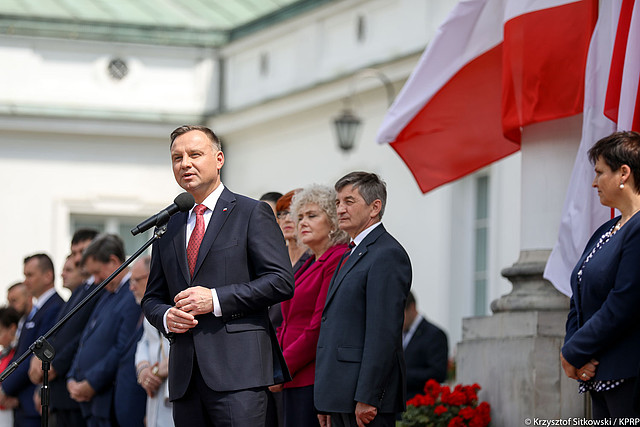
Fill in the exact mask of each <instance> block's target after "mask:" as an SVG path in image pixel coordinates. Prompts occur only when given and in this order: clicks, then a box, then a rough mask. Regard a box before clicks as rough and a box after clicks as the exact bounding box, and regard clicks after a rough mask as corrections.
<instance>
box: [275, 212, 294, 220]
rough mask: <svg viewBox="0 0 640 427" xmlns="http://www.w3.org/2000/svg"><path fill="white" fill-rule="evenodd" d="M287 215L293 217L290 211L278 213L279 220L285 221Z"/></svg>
mask: <svg viewBox="0 0 640 427" xmlns="http://www.w3.org/2000/svg"><path fill="white" fill-rule="evenodd" d="M287 215H291V212H289V211H280V212H278V213H277V216H278V219H284V218H285V217H286V216H287Z"/></svg>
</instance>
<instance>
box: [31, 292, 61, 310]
mask: <svg viewBox="0 0 640 427" xmlns="http://www.w3.org/2000/svg"><path fill="white" fill-rule="evenodd" d="M55 293H56V288H51V289H48V290H46V291H44V293H43V294H42V295H40V298H36V300H35V302H34V303H33V306H34V307H35V308H36V309H37V310H40V308H41V307H42V306H43V305H44V303H45V302H47V301H48V300H49V298H51V296H52V295H53V294H55Z"/></svg>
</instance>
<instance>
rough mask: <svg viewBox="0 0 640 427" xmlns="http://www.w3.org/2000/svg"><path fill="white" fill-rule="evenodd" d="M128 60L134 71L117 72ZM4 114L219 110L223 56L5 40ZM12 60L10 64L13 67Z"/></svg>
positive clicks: (0, 80)
mask: <svg viewBox="0 0 640 427" xmlns="http://www.w3.org/2000/svg"><path fill="white" fill-rule="evenodd" d="M114 58H120V59H123V60H124V61H125V62H126V63H127V65H128V70H129V72H128V74H127V76H126V77H125V78H123V79H122V80H115V79H113V78H111V77H110V75H109V72H108V70H107V65H108V64H109V62H110V61H111V60H112V59H114ZM0 63H2V64H5V66H3V67H1V68H0V111H3V110H5V111H11V108H16V107H19V108H27V107H39V108H48V109H51V108H55V109H58V110H59V109H65V108H67V109H82V110H87V109H88V110H106V111H125V112H126V111H130V112H134V113H137V114H147V115H148V114H152V113H156V114H202V112H204V111H212V110H214V108H216V107H217V100H218V84H217V74H218V71H217V67H218V61H217V58H216V55H215V52H214V51H213V50H211V49H196V48H172V47H164V46H142V45H131V44H128V45H126V44H116V43H103V42H88V41H76V40H51V39H40V38H29V37H7V36H2V37H0ZM8 64H10V66H7V65H8Z"/></svg>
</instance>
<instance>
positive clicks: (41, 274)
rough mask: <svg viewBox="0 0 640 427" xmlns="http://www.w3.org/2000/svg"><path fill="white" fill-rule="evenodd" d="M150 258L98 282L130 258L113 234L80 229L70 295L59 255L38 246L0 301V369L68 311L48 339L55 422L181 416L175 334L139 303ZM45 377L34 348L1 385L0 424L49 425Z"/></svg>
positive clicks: (152, 420)
mask: <svg viewBox="0 0 640 427" xmlns="http://www.w3.org/2000/svg"><path fill="white" fill-rule="evenodd" d="M150 259H151V258H150V256H144V257H142V258H139V259H138V260H137V261H135V263H134V264H133V267H132V268H130V269H123V270H122V271H121V272H120V273H119V274H118V275H116V276H115V277H114V278H113V279H112V280H111V281H110V282H109V283H108V284H107V285H106V286H105V287H104V289H101V290H99V291H98V290H97V288H98V285H99V284H100V283H102V282H103V281H104V280H105V279H107V278H108V277H109V276H110V275H111V274H112V273H113V272H115V271H116V269H117V268H118V267H120V265H121V264H122V263H123V262H124V260H125V250H124V244H123V242H122V239H121V238H120V237H119V236H117V235H114V234H98V232H97V231H96V230H91V229H80V230H78V231H76V233H75V234H74V236H73V239H72V241H71V253H70V254H69V255H68V256H67V258H66V260H65V263H64V266H63V269H62V272H61V277H62V283H63V286H64V287H65V288H67V289H68V290H69V291H71V296H70V297H69V299H68V300H67V301H66V302H65V301H64V300H63V299H62V297H61V296H60V295H59V294H58V293H57V291H56V289H55V287H54V278H55V272H54V266H53V262H52V260H51V258H50V257H49V256H48V255H46V254H44V253H38V254H34V255H31V256H28V257H26V258H25V259H24V280H23V281H22V282H18V283H15V284H13V285H12V286H10V287H9V289H8V292H7V301H8V306H7V307H2V308H0V345H1V346H2V352H1V353H0V369H1V370H4V369H5V368H6V367H7V366H9V364H10V363H11V362H12V361H14V360H16V359H17V358H18V357H19V356H21V355H22V354H23V353H25V352H26V351H28V350H29V347H30V345H31V344H32V343H33V342H34V341H35V340H36V339H38V338H39V337H41V336H43V335H44V334H45V333H47V332H48V331H49V330H50V329H51V328H52V327H53V326H54V325H56V324H58V322H59V321H60V320H61V319H63V318H65V317H68V319H67V320H66V321H65V322H64V323H62V324H61V326H60V327H59V328H58V329H57V331H56V332H54V333H53V334H52V335H51V336H50V337H49V338H48V341H49V343H50V344H51V345H52V347H53V348H54V349H55V357H54V358H53V360H52V361H51V364H50V368H49V370H48V380H49V397H50V400H49V405H48V408H49V412H48V415H49V416H48V418H49V422H50V425H53V426H60V427H62V426H83V425H104V426H114V425H119V426H143V425H147V426H172V425H173V419H172V416H171V403H170V402H169V400H168V385H167V380H166V379H167V376H168V353H169V343H168V341H167V339H166V338H165V337H164V336H162V335H161V334H160V333H159V332H158V331H157V330H156V329H155V328H154V327H152V326H151V325H150V324H149V323H148V322H147V321H146V320H145V319H144V316H143V314H142V311H141V308H140V302H141V300H142V297H143V295H144V292H145V289H146V285H147V279H148V277H149V266H150ZM89 295H92V297H91V298H87V297H88V296H89ZM72 310H76V311H75V312H74V313H73V315H71V316H68V315H69V313H70V312H71V311H72ZM42 382H43V365H42V362H41V361H40V359H38V358H37V357H35V356H33V355H31V356H30V357H29V358H27V359H26V360H25V361H24V362H23V363H21V364H19V365H18V367H17V368H16V369H15V371H14V372H13V373H11V374H10V375H9V376H8V377H7V378H6V379H5V381H3V382H2V384H1V386H0V405H1V409H0V426H12V425H15V426H40V425H41V420H42V418H41V411H42V402H41V385H42Z"/></svg>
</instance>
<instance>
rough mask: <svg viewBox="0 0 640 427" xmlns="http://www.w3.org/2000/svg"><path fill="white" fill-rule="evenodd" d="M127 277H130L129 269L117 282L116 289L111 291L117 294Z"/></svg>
mask: <svg viewBox="0 0 640 427" xmlns="http://www.w3.org/2000/svg"><path fill="white" fill-rule="evenodd" d="M129 278H131V272H130V271H128V272H127V274H125V275H124V277H123V278H122V280H120V284H118V287H117V288H116V290H115V291H114V292H113V293H114V294H117V293H118V292H120V289H122V286H123V285H124V284H125V283H127V280H129Z"/></svg>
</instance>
